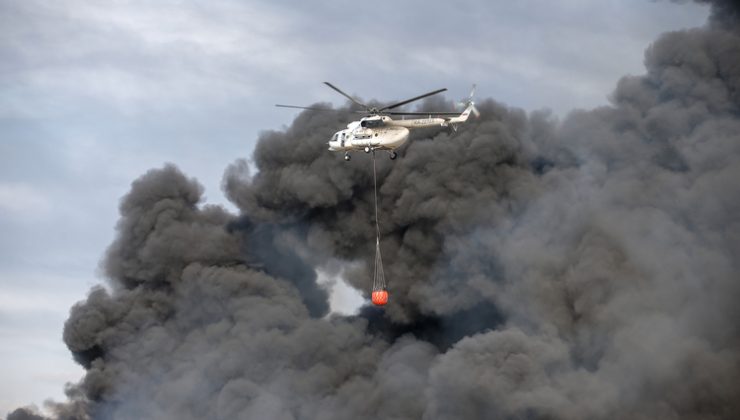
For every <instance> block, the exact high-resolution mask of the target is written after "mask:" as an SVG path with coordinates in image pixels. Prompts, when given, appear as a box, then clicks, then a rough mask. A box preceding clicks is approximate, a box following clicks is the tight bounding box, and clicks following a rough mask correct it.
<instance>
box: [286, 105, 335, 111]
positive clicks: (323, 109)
mask: <svg viewBox="0 0 740 420" xmlns="http://www.w3.org/2000/svg"><path fill="white" fill-rule="evenodd" d="M275 106H276V107H279V108H297V109H308V110H311V111H336V109H331V108H316V107H311V106H296V105H281V104H275Z"/></svg>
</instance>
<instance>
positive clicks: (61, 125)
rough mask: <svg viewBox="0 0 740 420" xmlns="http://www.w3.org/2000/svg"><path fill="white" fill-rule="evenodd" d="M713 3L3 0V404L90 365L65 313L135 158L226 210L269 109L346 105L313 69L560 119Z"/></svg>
mask: <svg viewBox="0 0 740 420" xmlns="http://www.w3.org/2000/svg"><path fill="white" fill-rule="evenodd" d="M707 15H708V8H707V7H704V6H700V5H695V4H676V3H672V2H652V1H647V0H628V1H601V2H593V1H587V0H568V1H544V0H543V1H519V2H486V1H461V2H441V3H439V4H434V5H432V3H430V2H423V1H396V2H388V1H375V2H372V3H368V4H365V5H359V4H357V3H355V4H349V3H347V2H339V1H322V2H287V1H271V2H260V1H250V2H246V1H244V2H240V1H229V0H224V1H211V2H198V1H160V2H156V3H155V2H145V1H106V2H102V1H83V0H79V1H76V0H63V1H55V2H42V1H34V0H30V1H22V2H17V1H10V0H0V71H1V72H2V77H1V78H0V360H2V363H0V377H2V378H4V380H3V381H2V383H0V416H2V417H4V416H5V415H6V414H7V412H8V411H10V410H12V409H13V408H16V407H19V406H22V405H26V404H29V403H35V404H38V405H40V404H41V403H42V402H43V400H44V399H46V398H55V399H62V397H63V386H62V384H64V383H65V382H70V381H76V380H78V379H79V378H80V377H81V376H82V373H83V370H82V368H80V367H79V366H77V365H76V364H75V363H74V362H73V361H72V358H71V356H70V354H69V351H68V350H67V349H66V347H65V346H64V344H63V342H62V340H61V334H62V327H63V324H64V321H65V319H66V318H67V316H68V314H69V308H70V307H71V306H72V305H73V304H74V303H75V302H77V301H79V300H81V299H83V298H84V297H85V296H86V294H87V291H88V289H89V288H90V287H91V286H93V285H95V284H98V283H101V282H104V279H103V278H102V277H101V275H100V274H99V269H98V264H99V260H100V258H101V257H102V255H103V253H104V251H105V249H106V247H107V246H108V245H109V244H110V242H111V241H112V239H113V237H114V234H115V225H116V221H117V219H118V209H117V207H118V203H119V198H120V197H121V196H123V195H124V194H125V193H126V192H127V191H128V190H129V188H130V183H131V182H132V181H133V180H134V179H135V178H137V177H138V176H139V175H141V174H142V173H144V172H145V171H146V170H148V169H150V168H153V167H161V166H162V165H163V164H164V163H166V162H172V163H174V164H176V165H177V166H178V167H180V168H181V169H182V170H183V171H184V172H185V173H186V174H188V175H189V176H193V177H196V178H197V179H198V180H199V181H200V182H201V183H202V184H203V186H204V188H205V191H206V193H205V195H206V197H207V202H209V203H215V204H222V205H225V206H227V207H228V208H230V209H233V208H234V207H233V206H232V205H231V204H229V203H228V202H227V200H226V199H225V198H224V196H223V194H222V192H221V190H220V183H221V178H222V175H223V171H224V169H225V168H226V167H227V165H228V164H230V163H231V162H233V161H234V160H236V159H238V158H246V159H249V158H250V156H251V154H252V150H253V147H254V145H255V142H256V140H257V136H258V134H259V133H260V132H262V131H264V130H274V129H280V128H281V127H284V126H285V125H287V124H289V123H290V121H291V120H292V119H293V118H294V117H295V115H296V114H297V113H296V112H294V111H293V110H286V109H278V108H274V107H273V105H274V104H275V103H288V104H296V105H310V104H313V103H317V102H325V103H330V104H332V105H333V106H335V107H337V106H341V105H343V104H344V98H342V97H341V96H339V95H337V94H336V93H334V92H333V91H331V90H329V89H327V88H326V87H325V86H324V85H323V84H322V83H321V82H323V81H330V82H332V83H334V84H336V85H338V86H339V87H341V88H343V89H345V90H346V91H348V92H351V93H353V94H356V95H357V96H358V97H360V98H363V99H368V100H369V99H378V100H383V101H391V100H394V99H405V98H407V97H411V96H415V95H418V94H420V93H423V92H427V91H429V90H433V89H437V88H440V87H446V88H448V89H449V92H447V94H448V97H449V98H461V97H464V96H466V95H467V93H468V91H469V88H470V85H471V84H472V83H477V84H478V86H479V88H478V91H477V96H478V97H479V98H489V97H491V98H494V99H496V100H498V101H501V102H504V103H506V104H508V105H510V106H516V107H521V108H523V109H525V110H527V111H533V110H538V109H542V108H547V109H550V110H551V111H552V112H553V113H554V114H555V115H558V116H561V117H562V116H564V115H566V114H567V113H568V112H569V111H571V110H573V109H576V108H585V109H590V108H593V107H597V106H600V105H606V104H608V97H609V93H610V92H611V91H612V90H613V89H614V87H615V85H616V82H617V80H618V79H619V78H620V77H621V76H623V75H627V74H641V73H643V72H644V67H643V57H644V51H645V49H646V48H647V47H648V46H649V45H650V43H651V42H652V41H654V40H655V39H656V38H657V36H658V35H659V34H660V33H663V32H666V31H669V30H675V29H681V28H690V27H695V26H701V25H703V24H704V22H705V21H706V18H707ZM338 128H341V127H338ZM327 153H329V152H327ZM350 303H351V302H350ZM333 306H334V308H335V309H336V310H340V311H341V310H344V311H348V310H351V307H352V305H351V304H348V303H347V301H346V299H344V300H343V299H337V300H335V301H334V302H333ZM28 349H33V350H31V351H29V350H28Z"/></svg>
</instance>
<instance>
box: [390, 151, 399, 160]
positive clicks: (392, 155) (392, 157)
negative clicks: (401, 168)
mask: <svg viewBox="0 0 740 420" xmlns="http://www.w3.org/2000/svg"><path fill="white" fill-rule="evenodd" d="M389 157H390V158H391V160H396V158H397V157H398V154H397V153H396V152H391V155H390V156H389Z"/></svg>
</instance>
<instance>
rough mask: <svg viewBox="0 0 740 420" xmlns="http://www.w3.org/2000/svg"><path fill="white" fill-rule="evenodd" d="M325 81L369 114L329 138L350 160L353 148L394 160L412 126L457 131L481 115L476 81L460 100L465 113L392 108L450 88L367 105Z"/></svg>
mask: <svg viewBox="0 0 740 420" xmlns="http://www.w3.org/2000/svg"><path fill="white" fill-rule="evenodd" d="M324 84H325V85H327V86H329V87H330V88H332V89H334V90H335V91H337V92H338V93H339V94H340V95H342V96H344V97H345V98H347V99H349V100H350V101H351V102H352V103H354V104H356V105H358V106H360V107H362V108H363V110H356V111H354V112H355V113H361V114H366V116H364V117H362V118H360V120H359V121H352V122H351V123H349V124H347V128H345V129H342V130H339V131H337V132H336V133H334V135H333V136H332V137H331V139H330V140H329V141H328V143H327V144H328V145H329V150H330V151H332V152H344V160H346V161H349V160H351V159H352V156H351V155H350V152H352V151H360V150H361V151H364V152H365V153H370V152H375V151H376V150H385V151H388V153H389V157H390V158H391V160H395V159H396V158H397V157H398V154H397V153H396V149H398V148H399V147H401V146H403V144H404V143H406V141H407V140H408V138H409V130H413V129H415V128H426V127H436V126H440V127H449V128H451V129H452V130H454V131H457V124H461V123H464V122H465V121H467V120H468V117H469V116H470V114H471V113H472V114H474V115H475V116H476V117H477V116H479V115H480V112H478V109H476V108H475V103H474V102H473V95H474V94H475V85H473V89H472V90H471V92H470V95H469V96H468V98H466V99H464V100H463V101H462V102H461V104H462V105H463V106H465V109H464V110H463V111H462V113H457V112H400V111H392V110H393V109H395V108H398V107H400V106H403V105H406V104H409V103H411V102H414V101H418V100H419V99H423V98H426V97H428V96H432V95H436V94H438V93H441V92H444V91H446V90H447V89H446V88H442V89H437V90H433V91H431V92H427V93H425V94H423V95H419V96H415V97H413V98H411V99H406V100H403V101H400V102H396V103H394V104H391V105H387V106H384V107H382V108H378V107H371V106H369V105H366V104H364V103H362V102H360V101H359V100H357V99H356V98H353V97H352V96H350V95H348V94H347V93H345V92H343V91H342V90H341V89H339V88H338V87H336V86H334V85H332V84H331V83H329V82H324ZM275 106H277V107H281V108H298V109H307V110H311V111H331V110H330V109H325V108H316V107H306V106H296V105H281V104H276V105H275ZM393 116H401V117H402V119H393V118H392V117H393ZM406 116H416V117H423V118H412V119H405V117H406Z"/></svg>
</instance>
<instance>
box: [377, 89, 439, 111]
mask: <svg viewBox="0 0 740 420" xmlns="http://www.w3.org/2000/svg"><path fill="white" fill-rule="evenodd" d="M446 90H447V88H442V89H437V90H435V91H432V92H429V93H425V94H423V95H419V96H417V97H415V98H411V99H406V100H405V101H401V102H398V103H395V104H393V105H388V106H386V107H383V108H380V109H379V111H381V112H382V111H385V110H386V109H393V108H398V107H399V106H401V105H406V104H407V103H409V102H414V101H418V100H419V99H422V98H426V97H427V96H432V95H436V94H438V93H440V92H444V91H446Z"/></svg>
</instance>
